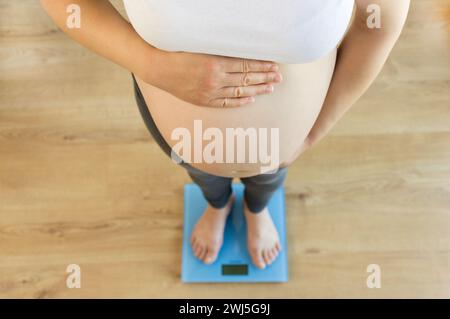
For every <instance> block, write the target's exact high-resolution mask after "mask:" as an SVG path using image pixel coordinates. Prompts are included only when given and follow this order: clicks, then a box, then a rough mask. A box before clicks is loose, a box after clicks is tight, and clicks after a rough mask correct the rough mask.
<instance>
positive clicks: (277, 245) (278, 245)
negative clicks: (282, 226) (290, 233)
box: [275, 241, 281, 253]
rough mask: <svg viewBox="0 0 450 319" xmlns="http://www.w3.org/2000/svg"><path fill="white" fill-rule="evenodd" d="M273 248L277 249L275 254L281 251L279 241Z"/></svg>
mask: <svg viewBox="0 0 450 319" xmlns="http://www.w3.org/2000/svg"><path fill="white" fill-rule="evenodd" d="M275 248H276V249H277V253H279V252H280V251H281V244H280V242H279V241H277V243H276V244H275Z"/></svg>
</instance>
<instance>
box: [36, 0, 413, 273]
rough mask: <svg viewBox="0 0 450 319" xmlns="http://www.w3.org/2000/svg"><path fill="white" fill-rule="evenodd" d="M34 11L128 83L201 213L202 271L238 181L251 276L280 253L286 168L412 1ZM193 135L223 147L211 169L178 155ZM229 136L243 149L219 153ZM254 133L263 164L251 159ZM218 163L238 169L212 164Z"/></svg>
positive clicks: (95, 5)
mask: <svg viewBox="0 0 450 319" xmlns="http://www.w3.org/2000/svg"><path fill="white" fill-rule="evenodd" d="M41 2H42V4H43V6H44V8H45V9H46V10H47V12H48V13H49V14H50V16H51V17H52V18H53V19H54V20H55V22H56V23H57V24H58V25H59V26H60V27H61V28H62V29H63V30H64V32H66V33H67V34H69V35H70V36H71V37H72V38H74V39H75V40H76V41H78V42H80V43H81V44H83V45H85V46H86V47H88V48H89V49H91V50H93V51H95V52H97V53H98V54H100V55H102V56H104V57H105V58H107V59H109V60H111V61H113V62H115V63H117V64H119V65H121V66H123V67H124V68H126V69H127V70H129V71H130V72H132V74H133V82H134V88H135V95H136V100H137V103H138V106H139V110H140V112H141V114H142V116H143V119H144V121H145V124H146V125H147V127H148V129H149V130H150V132H151V134H152V135H153V137H154V138H155V140H156V141H157V143H158V144H159V145H160V146H161V148H162V149H163V150H164V151H165V152H166V153H167V154H168V155H169V156H171V157H172V158H173V159H175V160H176V161H177V162H179V163H181V165H182V166H183V167H185V168H186V169H187V171H188V173H189V175H190V176H191V178H192V179H193V181H194V182H195V183H196V184H197V185H199V186H200V188H201V189H202V191H203V194H204V196H205V198H206V199H207V201H208V204H209V205H208V207H207V208H206V210H205V211H204V213H203V215H202V217H201V218H200V220H199V221H198V223H197V225H196V227H195V229H194V231H193V234H192V237H191V245H192V248H193V251H194V253H195V255H196V256H197V258H199V259H200V260H202V261H204V262H205V263H208V264H209V263H212V262H214V260H215V259H216V257H217V255H218V253H219V250H220V247H221V245H222V240H223V231H224V226H225V221H226V218H227V216H228V214H229V212H230V210H231V208H232V205H233V194H232V191H231V181H232V178H233V177H240V178H241V180H242V182H243V183H244V185H245V207H244V214H245V218H246V221H247V227H248V249H249V253H250V255H251V257H252V260H253V263H254V264H255V265H256V266H257V267H260V268H264V267H265V266H267V265H269V264H271V263H272V262H273V261H274V260H275V259H276V257H277V255H278V253H279V251H280V249H282V247H281V246H280V242H279V239H278V234H277V231H276V228H275V226H274V224H273V222H272V220H271V217H270V214H269V212H268V210H267V207H266V205H267V203H268V201H269V199H270V197H271V195H272V194H273V193H274V192H275V191H276V190H277V189H278V187H280V186H281V185H282V183H283V182H284V179H285V176H286V171H287V167H288V166H289V164H290V163H292V162H293V161H294V160H295V159H296V158H297V157H298V156H299V155H300V154H301V153H302V152H304V151H305V150H306V149H308V148H309V147H311V145H314V144H315V143H317V142H318V141H319V140H320V139H321V138H323V137H324V136H325V135H326V134H327V133H328V132H329V131H330V129H331V128H332V127H333V126H334V125H335V124H336V122H337V121H338V120H339V119H340V118H341V117H342V116H343V115H344V114H345V112H346V111H347V110H348V109H349V108H350V107H351V106H352V105H353V104H354V103H355V101H356V100H357V99H358V98H359V97H360V96H361V95H362V94H363V93H364V92H365V91H366V90H367V88H368V87H369V86H370V84H371V83H372V82H373V81H374V79H375V78H376V76H377V75H378V73H379V72H380V70H381V68H382V67H383V65H384V63H385V62H386V60H387V58H388V56H389V53H390V52H391V50H392V48H393V46H394V44H395V42H396V41H397V39H398V37H399V35H400V33H401V30H402V28H403V25H404V22H405V20H406V16H407V12H408V8H409V0H396V1H392V0H355V1H353V0H286V1H275V0H262V1H261V0H222V1H214V2H213V1H210V0H195V1H194V0H164V1H163V0H125V1H124V3H125V8H126V11H127V14H128V18H129V21H130V23H129V22H128V21H127V20H125V19H124V18H123V17H122V16H121V15H120V14H119V13H118V12H117V11H116V10H115V9H114V7H113V6H112V5H111V3H110V2H109V1H108V0H98V1H91V0H41ZM71 4H76V5H78V6H79V8H80V12H81V26H80V28H70V27H68V25H67V23H66V22H67V18H68V13H67V8H68V6H69V5H71ZM352 16H353V19H352ZM199 123H200V124H199ZM199 125H200V127H201V132H204V133H200V134H201V135H200V138H203V139H205V137H207V138H206V139H208V140H209V141H213V140H215V139H218V138H219V137H226V138H225V140H224V141H221V142H220V143H219V142H217V141H214V145H215V147H214V152H210V153H209V154H214V155H215V156H216V157H214V156H213V157H214V158H215V159H216V160H211V159H206V158H201V160H199V157H198V156H196V155H198V154H200V155H203V154H207V153H208V152H207V148H208V147H210V145H209V144H208V143H209V142H208V143H203V144H201V148H200V149H199V150H195V147H192V149H188V150H186V149H185V148H183V149H181V148H180V147H179V146H180V144H179V143H180V140H181V139H180V134H178V133H177V132H189V133H190V136H191V137H192V138H193V140H192V141H189V142H188V143H187V144H183V145H193V144H195V143H196V140H195V136H198V133H196V131H197V130H198V128H199ZM238 128H240V130H235V132H238V133H239V132H240V133H239V134H241V135H242V134H243V135H244V136H243V138H244V139H243V140H244V141H249V142H248V143H247V144H245V143H244V144H242V143H241V144H239V143H236V145H235V144H231V145H232V146H231V148H229V147H227V146H228V145H229V140H227V138H229V135H227V132H228V130H229V129H238ZM264 130H266V131H264ZM206 132H209V135H208V134H207V133H206ZM212 132H214V134H212ZM252 132H257V133H258V134H256V138H257V139H258V143H257V145H258V148H264V149H265V150H266V151H267V150H269V152H268V153H269V154H266V155H267V156H258V155H261V149H257V150H256V151H255V150H254V149H251V147H250V145H251V142H250V141H251V140H252V138H253V139H254V138H255V135H252ZM261 132H269V133H264V134H262V133H261ZM239 134H236V136H234V137H236V138H237V139H239ZM241 137H242V136H241ZM263 137H265V138H266V139H264V138H263ZM267 137H269V138H267ZM261 140H262V141H265V140H266V141H267V140H270V141H271V143H268V145H261V142H260V141H261ZM241 141H242V140H241ZM184 142H186V141H184ZM209 151H210V150H209ZM222 152H223V154H225V155H226V156H228V155H229V154H230V152H231V153H232V154H233V156H232V157H230V158H233V159H235V157H234V153H236V156H237V157H239V156H240V155H242V154H240V153H242V152H243V153H244V155H245V156H244V159H245V160H243V161H236V160H234V161H233V160H231V161H228V160H226V161H220V160H217V158H220V156H217V155H218V154H221V153H222ZM252 152H253V153H252ZM194 153H197V154H194ZM263 153H264V152H263ZM266 153H267V152H266ZM226 156H225V157H226ZM192 158H195V160H192ZM250 159H252V160H250ZM268 162H270V164H269V165H268V167H266V166H267V163H268ZM265 170H269V171H270V172H268V173H267V172H265ZM263 172H264V173H263Z"/></svg>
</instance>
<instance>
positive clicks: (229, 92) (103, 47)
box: [41, 0, 281, 107]
mask: <svg viewBox="0 0 450 319" xmlns="http://www.w3.org/2000/svg"><path fill="white" fill-rule="evenodd" d="M41 4H42V6H43V7H44V9H45V10H46V11H47V13H48V14H49V15H50V16H51V17H52V18H53V20H54V21H55V23H56V24H57V25H58V26H59V27H60V28H61V29H62V30H63V31H64V32H65V33H67V34H68V35H69V36H70V37H72V38H73V39H74V40H75V41H77V42H79V43H80V44H82V45H83V46H85V47H87V48H88V49H90V50H92V51H94V52H96V53H98V54H99V55H101V56H103V57H105V58H107V59H109V60H111V61H113V62H115V63H117V64H119V65H121V66H122V67H124V68H126V69H127V70H129V71H131V72H133V73H134V74H136V75H137V76H138V77H139V78H141V79H142V80H144V81H145V82H147V83H149V84H152V85H154V86H156V87H158V88H160V89H163V90H165V91H167V92H169V93H171V94H173V95H175V96H177V97H178V98H180V99H182V100H184V101H187V102H190V103H193V104H196V105H200V106H210V107H223V106H227V107H236V106H242V105H246V104H249V103H252V102H254V97H255V96H257V95H261V94H270V93H271V92H272V90H273V85H274V84H275V83H279V82H281V75H280V74H279V73H278V66H277V65H276V63H274V62H271V61H259V60H250V59H237V58H230V57H221V56H213V55H207V54H195V53H187V52H167V51H163V50H159V49H157V48H155V47H153V46H151V45H149V44H148V43H147V42H145V41H144V40H143V39H142V38H141V37H140V36H139V35H138V34H137V32H136V31H135V30H134V29H133V27H132V26H131V25H130V24H129V23H128V21H126V20H125V19H124V18H123V17H122V16H121V15H120V13H119V12H117V11H116V9H115V8H114V6H113V5H112V4H111V3H110V2H109V0H41ZM71 4H75V5H78V6H79V7H80V9H81V27H80V28H69V27H68V26H67V24H66V21H67V18H68V16H69V14H68V13H67V12H66V10H67V7H68V6H69V5H71Z"/></svg>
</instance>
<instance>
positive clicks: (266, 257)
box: [262, 249, 270, 265]
mask: <svg viewBox="0 0 450 319" xmlns="http://www.w3.org/2000/svg"><path fill="white" fill-rule="evenodd" d="M262 256H263V259H264V263H265V264H266V265H270V250H269V249H264V250H263V252H262Z"/></svg>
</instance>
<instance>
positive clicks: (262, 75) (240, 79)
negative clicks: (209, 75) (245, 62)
mask: <svg viewBox="0 0 450 319" xmlns="http://www.w3.org/2000/svg"><path fill="white" fill-rule="evenodd" d="M282 80H283V78H282V76H281V74H280V73H278V72H248V73H228V74H227V75H226V76H225V77H224V79H223V81H222V82H223V86H249V85H256V84H263V83H280V82H281V81H282Z"/></svg>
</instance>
